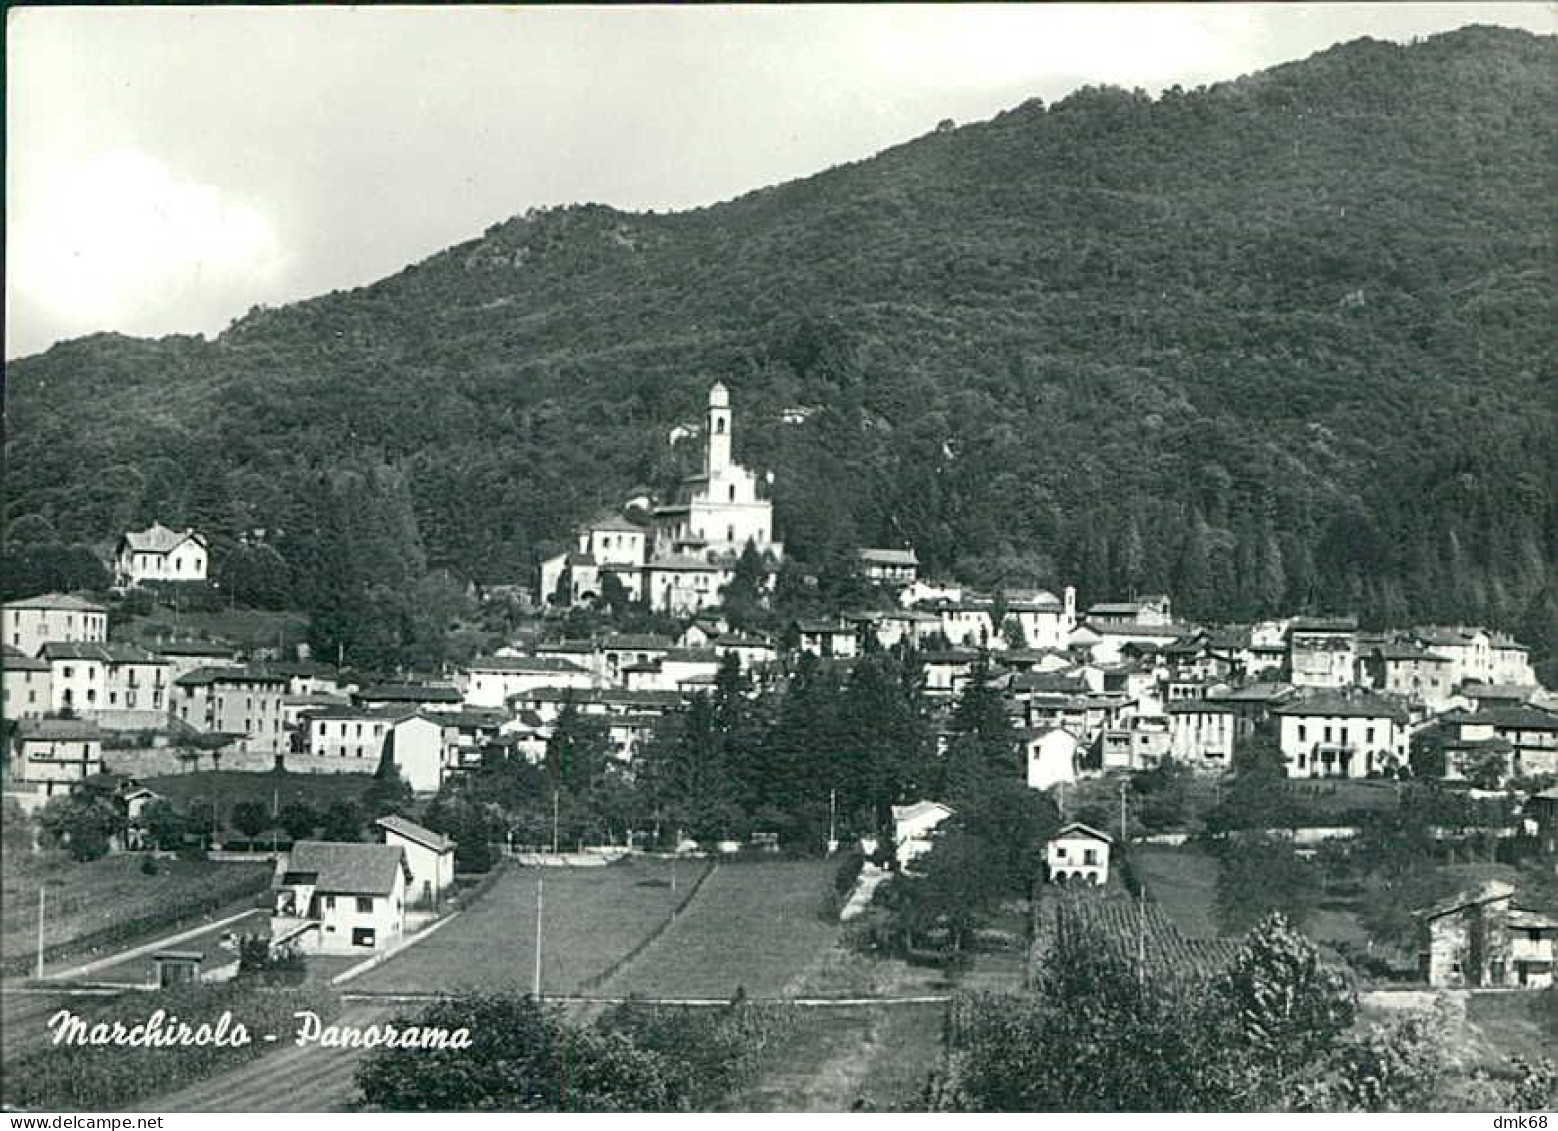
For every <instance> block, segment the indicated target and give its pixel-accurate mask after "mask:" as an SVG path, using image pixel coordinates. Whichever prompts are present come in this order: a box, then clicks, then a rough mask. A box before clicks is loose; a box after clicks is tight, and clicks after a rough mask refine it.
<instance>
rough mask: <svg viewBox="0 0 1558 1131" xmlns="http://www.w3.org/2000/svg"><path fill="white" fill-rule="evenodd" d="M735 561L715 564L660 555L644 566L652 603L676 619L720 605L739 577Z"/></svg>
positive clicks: (683, 555) (688, 556) (684, 555)
mask: <svg viewBox="0 0 1558 1131" xmlns="http://www.w3.org/2000/svg"><path fill="white" fill-rule="evenodd" d="M735 576H736V572H735V569H734V559H725V560H724V561H723V562H713V561H710V560H708V559H707V558H700V557H695V556H693V555H692V554H687V553H666V554H657V555H656V556H655V557H654V558H653V559H652V560H651V561H650V562H649V564H648V565H646V566H645V567H644V585H645V586H646V587H647V589H648V593H649V603H650V604H651V605H652V606H654V608H655V609H656V610H658V611H659V612H663V613H671V614H672V615H673V616H690V615H692V614H694V613H698V612H701V611H702V610H704V609H707V608H710V607H711V606H714V605H718V604H719V603H720V599H721V598H720V593H721V591H722V590H723V589H724V588H725V586H727V585H729V584H730V583H731V581H732V580H733V579H734V578H735Z"/></svg>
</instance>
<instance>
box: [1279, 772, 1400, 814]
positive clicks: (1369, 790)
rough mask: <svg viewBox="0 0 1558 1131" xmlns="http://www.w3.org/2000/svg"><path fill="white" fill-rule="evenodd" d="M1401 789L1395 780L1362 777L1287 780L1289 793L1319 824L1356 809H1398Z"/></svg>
mask: <svg viewBox="0 0 1558 1131" xmlns="http://www.w3.org/2000/svg"><path fill="white" fill-rule="evenodd" d="M1398 788H1399V786H1398V785H1397V783H1395V782H1391V781H1371V780H1368V779H1362V778H1360V779H1351V778H1341V779H1327V780H1325V781H1315V782H1300V781H1290V782H1288V783H1287V790H1288V796H1289V797H1290V798H1292V800H1293V802H1294V803H1295V804H1297V805H1299V806H1301V807H1302V809H1303V811H1304V813H1305V814H1306V815H1307V816H1308V817H1309V818H1310V819H1311V820H1312V821H1318V822H1319V823H1324V821H1323V819H1324V818H1327V817H1334V816H1337V815H1339V814H1342V813H1346V812H1348V811H1349V810H1353V809H1394V808H1396V807H1397V805H1398V804H1399V803H1400V797H1399V794H1398V792H1397V790H1398Z"/></svg>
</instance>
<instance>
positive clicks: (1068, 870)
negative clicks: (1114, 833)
mask: <svg viewBox="0 0 1558 1131" xmlns="http://www.w3.org/2000/svg"><path fill="white" fill-rule="evenodd" d="M1113 848H1114V838H1113V837H1111V836H1110V835H1109V834H1108V833H1106V832H1103V831H1101V830H1099V829H1095V828H1093V826H1092V825H1084V824H1083V823H1082V822H1081V821H1072V822H1071V823H1070V824H1068V825H1065V826H1063V827H1062V828H1061V829H1060V831H1059V832H1057V833H1056V834H1055V835H1054V836H1052V837H1051V838H1050V839H1049V840H1048V841H1046V842H1045V844H1044V865H1045V867H1046V868H1047V869H1048V871H1049V878H1050V883H1053V884H1087V885H1090V886H1096V887H1103V886H1104V885H1105V884H1107V883H1108V882H1109V854H1110V851H1111V850H1112V849H1113Z"/></svg>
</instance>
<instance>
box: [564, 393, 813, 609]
mask: <svg viewBox="0 0 1558 1131" xmlns="http://www.w3.org/2000/svg"><path fill="white" fill-rule="evenodd" d="M707 414H708V415H707V429H706V434H705V449H704V459H703V469H702V472H701V473H700V474H697V475H691V476H688V477H687V478H686V479H685V480H683V481H682V484H681V487H680V489H679V490H678V492H677V495H676V497H675V498H674V499H673V500H671V501H670V502H667V503H663V504H661V505H659V506H656V507H654V509H653V511H652V512H651V515H650V521H649V525H647V526H644V525H640V524H638V523H635V522H633V521H632V520H631V519H628V518H624V517H622V516H621V515H617V514H615V513H612V514H607V515H603V516H601V517H600V518H599V519H597V520H596V521H594V522H590V523H586V524H584V525H582V526H580V527H579V528H578V529H577V531H576V532H575V533H576V537H577V543H576V546H575V548H574V549H573V550H571V551H569V552H567V553H563V554H558V555H557V556H555V557H553V558H549V559H548V560H546V561H545V562H543V563H541V593H540V596H541V600H542V602H543V603H545V602H547V601H549V600H550V601H554V602H555V601H557V600H559V599H561V598H565V599H566V600H567V601H568V602H570V603H572V602H581V601H592V600H599V599H601V598H602V597H603V596H604V595H605V593H604V590H605V587H606V578H607V577H608V576H615V577H616V579H617V581H618V582H619V583H620V584H621V586H622V588H623V590H624V591H625V592H626V594H627V595H628V597H629V598H630V599H631V600H635V601H647V603H648V604H649V605H650V607H652V608H654V609H656V610H657V611H660V612H668V613H672V614H676V615H688V614H692V613H697V612H699V611H701V610H702V609H705V608H709V607H711V606H714V605H718V604H719V603H720V593H721V591H722V590H723V589H724V588H725V586H726V585H728V584H729V583H730V582H731V580H732V579H733V578H734V577H735V567H736V562H737V560H738V559H739V558H740V557H741V555H742V553H743V552H744V551H745V550H746V548H747V547H748V546H751V547H752V548H753V549H755V550H756V551H757V552H758V553H759V554H762V555H763V556H764V559H765V562H766V564H767V565H768V567H769V569H772V568H773V566H775V565H776V564H777V563H778V562H779V560H780V559H781V558H782V557H783V555H784V546H783V544H782V543H780V542H778V541H776V540H775V539H774V508H773V502H772V501H771V500H769V499H767V498H763V497H761V495H760V493H759V489H758V488H759V481H758V476H757V474H756V473H755V472H753V471H751V470H749V469H748V468H745V467H743V466H741V464H739V463H737V462H736V461H735V459H734V457H733V456H732V452H731V443H732V436H733V433H734V430H735V418H734V414H733V412H732V411H731V407H730V391H729V390H728V389H726V387H725V386H724V384H723V383H719V382H716V383H715V385H714V387H713V388H711V389H710V390H709V403H708V410H707ZM565 590H566V592H565Z"/></svg>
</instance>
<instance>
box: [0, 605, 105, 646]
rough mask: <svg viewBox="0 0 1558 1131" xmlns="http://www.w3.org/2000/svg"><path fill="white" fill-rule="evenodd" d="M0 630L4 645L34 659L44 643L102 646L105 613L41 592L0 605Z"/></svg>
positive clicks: (102, 608)
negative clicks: (2, 634)
mask: <svg viewBox="0 0 1558 1131" xmlns="http://www.w3.org/2000/svg"><path fill="white" fill-rule="evenodd" d="M0 630H3V632H4V639H5V643H6V645H8V646H9V647H12V648H15V649H16V650H17V651H18V652H22V653H24V654H26V655H28V656H36V655H37V654H38V653H39V652H41V651H43V646H44V645H45V644H53V643H60V644H103V643H106V642H107V640H108V610H107V608H105V607H104V606H102V605H99V604H96V603H95V602H92V601H88V600H86V599H85V598H82V597H75V596H72V595H70V594H68V593H43V594H40V595H39V596H37V597H23V598H21V599H20V600H16V601H7V602H6V603H5V605H4V606H0Z"/></svg>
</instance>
